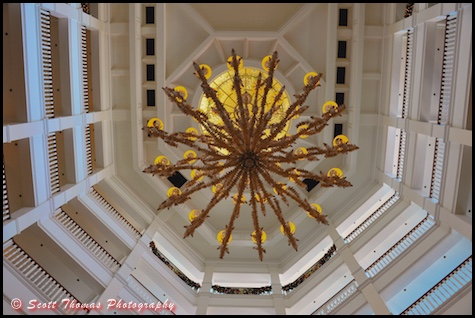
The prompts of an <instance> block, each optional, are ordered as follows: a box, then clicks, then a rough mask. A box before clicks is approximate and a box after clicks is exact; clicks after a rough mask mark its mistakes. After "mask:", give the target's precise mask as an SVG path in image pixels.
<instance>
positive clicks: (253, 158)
mask: <svg viewBox="0 0 475 318" xmlns="http://www.w3.org/2000/svg"><path fill="white" fill-rule="evenodd" d="M240 161H241V162H242V165H243V167H244V168H246V169H253V168H255V167H257V165H258V163H259V158H258V157H257V154H255V153H252V152H246V153H244V154H243V155H242V156H241V160H240Z"/></svg>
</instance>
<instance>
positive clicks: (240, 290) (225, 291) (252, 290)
mask: <svg viewBox="0 0 475 318" xmlns="http://www.w3.org/2000/svg"><path fill="white" fill-rule="evenodd" d="M210 293H212V294H220V295H272V286H264V287H223V286H219V285H213V286H211V289H210Z"/></svg>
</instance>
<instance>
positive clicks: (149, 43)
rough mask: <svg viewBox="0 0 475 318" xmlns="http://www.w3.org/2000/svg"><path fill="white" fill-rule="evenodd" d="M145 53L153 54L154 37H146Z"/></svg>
mask: <svg viewBox="0 0 475 318" xmlns="http://www.w3.org/2000/svg"><path fill="white" fill-rule="evenodd" d="M145 41H146V45H147V47H146V51H147V55H155V39H146V40H145Z"/></svg>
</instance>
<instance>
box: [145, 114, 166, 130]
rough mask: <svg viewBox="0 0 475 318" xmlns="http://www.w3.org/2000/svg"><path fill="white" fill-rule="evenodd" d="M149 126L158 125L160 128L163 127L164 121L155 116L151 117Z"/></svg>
mask: <svg viewBox="0 0 475 318" xmlns="http://www.w3.org/2000/svg"><path fill="white" fill-rule="evenodd" d="M147 127H157V128H158V129H160V130H162V129H163V121H161V120H160V118H157V117H154V118H150V119H149V120H148V122H147Z"/></svg>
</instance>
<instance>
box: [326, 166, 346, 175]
mask: <svg viewBox="0 0 475 318" xmlns="http://www.w3.org/2000/svg"><path fill="white" fill-rule="evenodd" d="M327 176H329V177H334V176H338V177H342V176H343V171H341V169H340V168H331V169H330V170H328V173H327Z"/></svg>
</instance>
